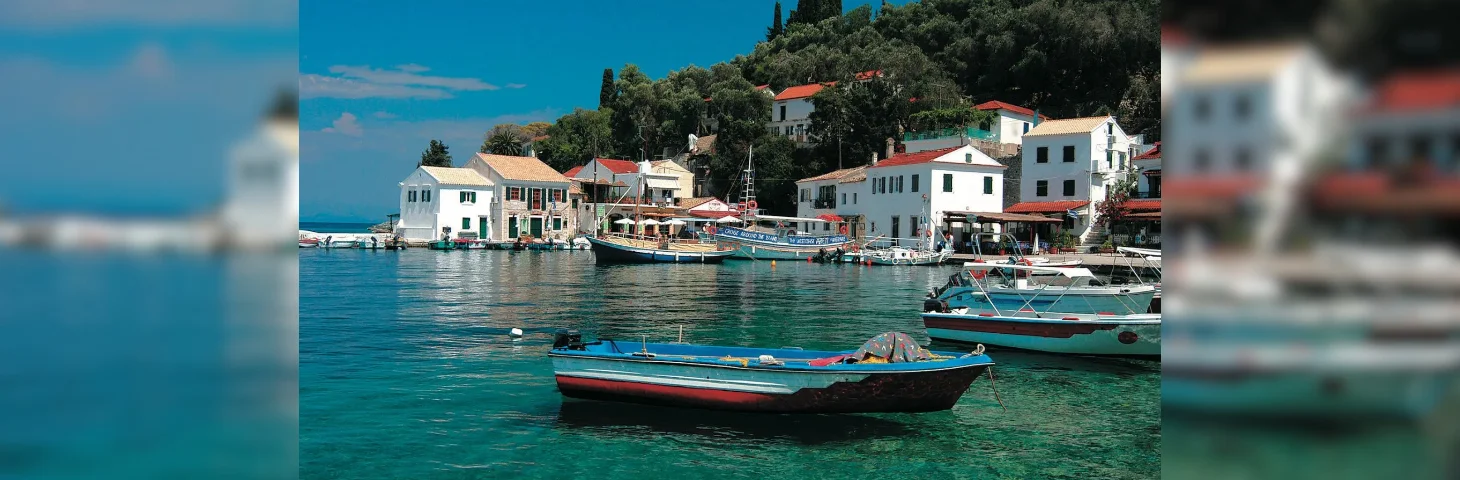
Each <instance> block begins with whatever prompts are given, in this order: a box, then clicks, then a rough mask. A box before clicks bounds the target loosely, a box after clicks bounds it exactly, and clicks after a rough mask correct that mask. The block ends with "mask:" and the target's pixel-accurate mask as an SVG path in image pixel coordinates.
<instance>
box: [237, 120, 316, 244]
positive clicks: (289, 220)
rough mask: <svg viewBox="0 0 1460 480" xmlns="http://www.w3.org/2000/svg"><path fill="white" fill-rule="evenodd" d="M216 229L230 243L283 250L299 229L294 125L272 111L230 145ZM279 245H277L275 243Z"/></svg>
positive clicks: (296, 129) (295, 128)
mask: <svg viewBox="0 0 1460 480" xmlns="http://www.w3.org/2000/svg"><path fill="white" fill-rule="evenodd" d="M220 220H221V226H222V232H223V234H224V236H225V238H227V240H228V241H229V242H230V243H231V244H232V245H234V246H235V247H240V248H251V249H252V248H259V249H275V248H285V247H287V246H288V245H289V243H290V242H293V241H294V240H295V239H296V238H297V232H298V229H299V123H298V120H296V118H295V116H293V115H272V116H271V117H270V118H269V119H268V120H267V121H266V122H265V123H264V125H263V128H262V129H261V130H260V131H259V132H258V133H257V134H255V135H254V136H252V137H250V138H249V139H248V140H246V141H244V142H243V143H241V144H239V145H238V146H236V147H234V148H233V151H232V152H230V157H229V170H228V199H227V201H226V203H224V205H223V206H222V212H221V218H220ZM281 246H282V247H281Z"/></svg>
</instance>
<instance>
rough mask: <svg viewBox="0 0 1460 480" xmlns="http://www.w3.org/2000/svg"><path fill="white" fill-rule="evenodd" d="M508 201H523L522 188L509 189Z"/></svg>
mask: <svg viewBox="0 0 1460 480" xmlns="http://www.w3.org/2000/svg"><path fill="white" fill-rule="evenodd" d="M507 199H508V200H512V201H521V200H522V187H508V188H507Z"/></svg>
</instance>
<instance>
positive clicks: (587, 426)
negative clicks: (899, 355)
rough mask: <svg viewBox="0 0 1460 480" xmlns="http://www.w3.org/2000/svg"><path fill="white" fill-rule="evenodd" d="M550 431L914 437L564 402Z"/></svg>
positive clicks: (872, 425)
mask: <svg viewBox="0 0 1460 480" xmlns="http://www.w3.org/2000/svg"><path fill="white" fill-rule="evenodd" d="M556 427H557V428H560V429H565V430H573V431H578V432H591V433H595V434H608V435H617V434H661V435H662V434H679V435H693V436H702V437H705V439H706V440H716V441H735V442H745V443H747V444H754V443H764V442H766V441H789V442H795V443H798V444H801V445H822V444H827V443H834V442H845V441H863V440H871V439H877V438H886V437H901V436H906V435H910V434H913V433H916V431H915V429H913V428H911V427H909V426H907V425H904V424H902V423H900V422H896V421H892V420H885V419H881V418H876V417H871V416H865V415H845V414H826V415H810V414H768V413H742V412H722V411H714V410H699V409H686V408H675V407H660V406H650V405H638V404H632V403H618V402H606V401H594V400H570V399H564V400H563V404H562V409H561V410H559V412H558V419H557V422H556Z"/></svg>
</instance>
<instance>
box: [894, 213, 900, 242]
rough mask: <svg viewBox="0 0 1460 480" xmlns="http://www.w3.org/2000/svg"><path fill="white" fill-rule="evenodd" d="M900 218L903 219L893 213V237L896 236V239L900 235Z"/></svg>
mask: <svg viewBox="0 0 1460 480" xmlns="http://www.w3.org/2000/svg"><path fill="white" fill-rule="evenodd" d="M898 220H901V219H900V218H897V215H893V216H892V238H894V239H896V238H897V237H898V235H897V230H898V228H897V227H899V226H900V225H898Z"/></svg>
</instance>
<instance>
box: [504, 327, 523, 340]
mask: <svg viewBox="0 0 1460 480" xmlns="http://www.w3.org/2000/svg"><path fill="white" fill-rule="evenodd" d="M507 335H511V336H512V338H521V337H522V329H520V328H514V329H512V331H510V332H507Z"/></svg>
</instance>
